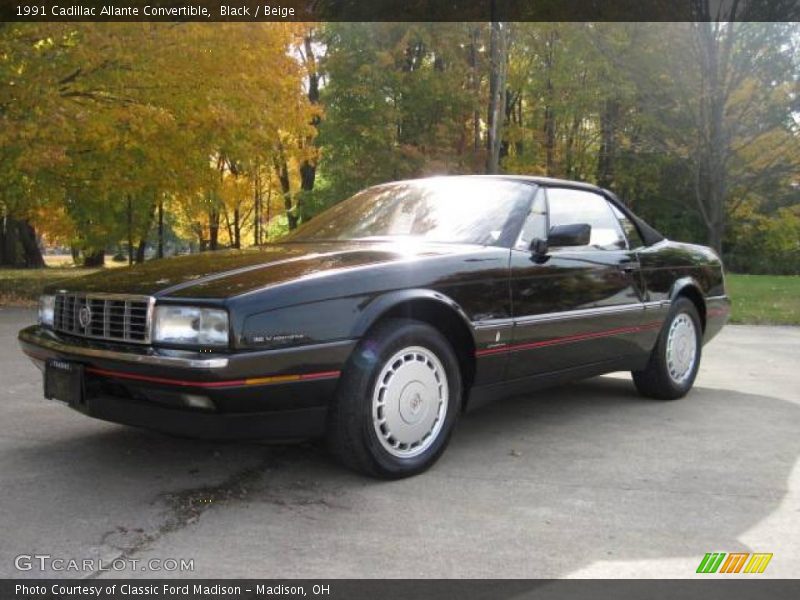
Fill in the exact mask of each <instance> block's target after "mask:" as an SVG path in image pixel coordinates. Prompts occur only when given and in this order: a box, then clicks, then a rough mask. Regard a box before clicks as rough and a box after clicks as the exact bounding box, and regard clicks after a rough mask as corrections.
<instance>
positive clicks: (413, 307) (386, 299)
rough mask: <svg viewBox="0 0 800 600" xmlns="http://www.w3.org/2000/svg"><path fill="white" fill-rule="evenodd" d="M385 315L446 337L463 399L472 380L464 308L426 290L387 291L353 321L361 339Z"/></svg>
mask: <svg viewBox="0 0 800 600" xmlns="http://www.w3.org/2000/svg"><path fill="white" fill-rule="evenodd" d="M387 318H410V319H416V320H418V321H422V322H424V323H427V324H428V325H430V326H431V327H433V328H434V329H436V330H437V331H439V332H440V333H441V334H442V335H444V336H445V338H447V339H448V340H449V341H450V343H451V344H452V346H453V351H454V352H455V353H456V357H457V358H458V363H459V367H460V369H461V375H462V384H463V385H462V387H463V393H464V398H466V397H467V394H468V393H469V390H470V388H471V386H472V383H473V381H474V379H475V332H474V329H473V328H472V323H471V322H470V320H469V317H467V315H466V313H465V312H464V310H463V309H462V308H461V306H459V304H458V303H457V302H455V301H454V300H453V299H452V298H449V297H448V296H446V295H444V294H442V293H440V292H436V291H434V290H427V289H411V290H399V291H396V292H390V293H388V294H384V295H383V296H380V297H379V298H377V299H376V300H374V301H372V302H370V303H369V305H368V306H367V307H366V309H365V310H364V311H363V313H362V314H361V316H360V318H359V319H358V321H357V322H356V324H355V327H354V330H353V337H355V338H361V337H363V336H364V335H366V334H367V332H368V331H369V330H370V329H371V328H372V327H374V326H375V325H376V324H377V323H379V322H380V321H382V320H384V319H387Z"/></svg>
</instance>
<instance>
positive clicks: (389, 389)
mask: <svg viewBox="0 0 800 600" xmlns="http://www.w3.org/2000/svg"><path fill="white" fill-rule="evenodd" d="M461 391H462V390H461V375H460V370H459V366H458V361H457V359H456V356H455V353H454V352H453V349H452V347H451V345H450V343H449V342H448V341H447V339H446V338H445V337H444V336H443V335H442V334H441V333H439V332H438V331H437V330H436V329H434V328H433V327H431V326H430V325H427V324H426V323H422V322H420V321H414V320H411V319H388V320H386V321H384V322H381V323H379V324H378V325H377V326H376V327H375V328H373V330H371V331H370V333H369V334H368V335H367V336H365V338H364V339H363V340H362V341H361V343H360V344H359V345H358V347H357V348H356V350H355V351H354V353H353V356H352V357H351V359H350V360H349V361H348V364H347V367H346V368H345V371H344V373H343V375H342V379H341V381H340V382H339V388H338V390H337V394H336V398H335V401H334V404H333V406H332V407H331V413H330V418H329V422H328V442H329V445H330V447H331V449H332V451H333V453H334V454H335V455H336V456H337V457H338V458H339V459H340V460H341V461H342V462H343V463H344V464H345V465H346V466H348V467H350V468H352V469H355V470H357V471H361V472H362V473H366V474H368V475H372V476H375V477H382V478H387V479H396V478H400V477H408V476H410V475H415V474H417V473H420V472H422V471H424V470H425V469H427V468H428V467H430V466H431V465H432V464H433V463H434V462H436V460H437V459H438V458H439V456H440V455H441V454H442V452H443V451H444V449H445V446H446V445H447V442H448V440H449V438H450V434H451V432H452V429H453V426H454V425H455V421H456V419H457V417H458V414H459V411H460V405H461Z"/></svg>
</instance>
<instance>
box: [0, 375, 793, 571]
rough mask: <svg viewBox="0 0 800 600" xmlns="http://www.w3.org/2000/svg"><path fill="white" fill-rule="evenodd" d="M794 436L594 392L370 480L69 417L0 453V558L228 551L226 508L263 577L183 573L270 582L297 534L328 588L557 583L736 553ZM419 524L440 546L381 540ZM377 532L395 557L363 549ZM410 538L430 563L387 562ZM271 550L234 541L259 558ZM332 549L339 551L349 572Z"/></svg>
mask: <svg viewBox="0 0 800 600" xmlns="http://www.w3.org/2000/svg"><path fill="white" fill-rule="evenodd" d="M76 418H77V417H76ZM798 422H800V407H798V406H796V405H795V404H792V403H790V402H787V401H784V400H780V399H776V398H772V397H769V396H759V395H752V394H745V393H740V392H737V391H734V390H726V389H711V388H702V387H699V388H696V389H695V390H694V391H693V392H692V393H691V394H690V396H689V397H688V398H686V399H684V400H680V401H672V402H660V401H653V400H648V399H645V398H641V397H640V396H638V395H637V394H636V392H635V390H634V389H633V386H632V384H631V382H630V380H627V379H621V378H617V377H601V378H595V379H591V380H587V381H584V382H579V383H575V384H572V385H568V386H564V387H559V388H552V389H547V390H542V391H539V392H537V393H535V394H531V395H528V396H517V397H513V398H509V399H506V400H500V401H497V402H494V403H492V404H489V405H487V406H485V407H482V408H480V409H478V410H476V411H474V412H471V413H467V414H465V415H463V416H462V418H461V421H460V423H459V425H458V427H457V430H456V432H455V434H454V436H453V440H452V443H451V445H450V447H449V448H448V450H447V452H446V453H445V454H444V456H443V457H442V459H441V460H440V462H439V463H437V465H436V466H435V467H434V468H432V469H431V470H430V471H428V472H427V473H425V474H423V475H420V476H418V477H414V478H411V479H407V480H402V481H395V482H382V481H374V480H370V479H366V478H362V477H360V476H358V475H356V474H353V473H350V472H349V471H346V470H344V469H342V468H341V467H339V466H338V465H336V464H335V463H334V462H333V461H332V460H331V459H330V458H329V457H328V455H327V453H326V452H325V450H324V448H323V447H322V445H321V444H319V443H300V444H291V445H265V444H254V443H248V444H240V443H226V444H219V443H211V442H200V441H192V440H186V439H176V438H170V437H167V436H163V435H160V434H155V433H149V432H146V431H140V430H134V429H128V428H125V427H120V426H115V425H111V424H105V423H100V422H95V421H89V420H85V419H84V421H82V422H80V423H79V422H77V421H75V422H73V421H70V424H69V427H66V426H65V427H64V429H63V431H60V432H55V433H52V432H51V433H50V434H49V435H48V437H47V438H46V439H42V440H39V441H37V440H27V441H23V442H22V443H19V444H17V445H15V446H14V447H11V448H8V447H6V449H5V450H4V452H3V455H2V461H0V462H2V464H4V465H5V466H4V467H3V473H10V472H11V473H13V475H12V476H5V477H6V482H5V483H6V484H7V485H8V486H9V487H8V488H7V491H6V493H5V494H4V495H3V498H2V499H1V500H0V513H2V514H4V515H5V517H3V520H6V519H8V520H9V522H7V523H4V527H5V529H6V530H9V529H13V530H14V531H16V532H18V535H16V536H11V537H10V538H8V539H6V540H5V541H3V542H2V543H0V574H2V575H4V576H17V577H19V576H23V577H24V576H28V575H30V576H42V575H45V576H47V575H52V574H48V573H40V572H35V573H30V574H28V573H19V572H17V571H16V570H14V569H13V568H12V567H11V566H10V564H11V563H10V561H11V558H12V557H13V556H14V555H15V554H16V553H18V552H19V551H20V550H21V549H27V550H34V551H36V550H39V551H49V552H51V553H55V552H54V551H53V547H54V546H55V550H58V548H59V546H58V544H61V545H62V547H63V548H64V550H63V551H64V552H67V551H69V552H71V553H73V554H74V553H75V552H78V550H76V549H75V548H76V547H85V548H87V549H88V550H86V551H87V552H91V553H94V554H93V555H97V556H101V555H102V556H115V555H121V554H124V555H136V554H137V553H147V552H148V551H150V549H152V548H153V547H157V546H159V544H162V545H163V544H166V545H168V544H169V536H170V535H171V534H173V533H176V532H178V531H180V530H182V529H185V528H186V527H188V526H192V527H195V530H196V534H197V535H199V536H201V535H202V532H203V527H201V525H205V526H207V527H208V528H209V535H211V532H214V533H213V535H215V536H219V535H225V531H226V530H223V531H222V532H221V533H220V531H218V530H216V529H215V527H216V526H215V524H214V521H215V519H217V520H218V519H219V515H220V511H241V513H242V515H241V523H243V524H244V523H246V524H247V527H248V531H250V532H258V531H259V528H263V531H264V535H266V532H267V531H269V538H270V542H269V544H270V548H271V550H270V553H269V554H267V555H265V557H264V560H263V561H262V563H263V564H262V565H261V566H260V567H259V568H261V569H262V572H259V571H258V569H256V570H255V571H254V570H253V568H254V567H253V564H252V563H248V562H246V561H245V562H244V563H243V566H242V567H241V568H242V569H249V570H243V571H241V572H237V571H236V568H238V567H226V569H228V570H226V571H225V572H216V571H214V569H209V570H208V571H207V572H201V573H195V574H194V575H195V576H205V575H208V576H224V575H228V576H237V577H242V576H254V577H257V576H276V575H280V574H281V573H282V572H284V573H285V572H290V571H286V570H284V571H281V568H282V566H283V565H287V568H290V566H291V565H296V561H297V557H298V556H299V554H297V552H298V551H296V550H293V549H296V548H297V547H298V545H302V543H303V540H304V539H306V537H308V536H310V535H311V533H310V532H309V531H308V530H306V529H304V528H303V527H304V525H303V523H306V522H313V524H314V534H313V535H314V544H315V546H314V548H315V550H314V551H315V552H319V553H320V554H321V555H323V554H324V553H327V555H326V558H325V560H326V561H327V562H326V563H325V565H326V567H325V569H330V570H332V572H335V573H338V574H339V575H338V576H340V577H355V576H364V577H380V576H385V574H386V572H385V571H381V569H380V565H381V564H391V565H393V567H392V568H393V571H392V575H393V576H396V577H563V576H566V575H569V574H570V573H573V572H575V571H577V570H579V569H581V568H582V567H586V566H588V565H591V564H594V563H596V562H598V561H619V560H625V561H628V560H649V559H663V558H668V557H681V556H684V557H685V556H698V561H699V558H701V557H702V556H703V554H704V553H705V552H710V551H726V552H731V551H737V550H743V551H749V550H750V549H749V548H747V547H746V546H745V545H744V544H743V543H742V542H741V541H740V537H741V536H742V534H743V533H745V532H746V531H748V530H749V529H750V528H752V527H753V526H754V525H756V524H758V523H759V522H760V521H762V520H763V519H765V518H766V517H768V516H769V515H770V514H771V513H773V511H775V510H776V509H777V508H778V506H779V505H780V503H781V501H782V499H783V498H784V496H785V495H786V493H787V478H788V477H789V474H790V472H791V470H792V469H793V468H794V466H795V463H796V461H797V456H798V454H800V436H797V424H798ZM12 467H13V468H12ZM209 511H210V514H208V515H206V514H205V513H207V512H209ZM414 514H425V515H427V517H426V518H427V519H429V520H430V521H431V527H432V528H433V530H434V533H435V535H431V533H430V532H426V531H424V530H423V529H421V528H420V527H417V526H414V527H405V528H400V530H399V531H398V529H397V528H396V527H394V523H395V521H397V520H400V521H403V520H404V519H406V518H408V519H413V515H414ZM11 520H13V524H12V523H11V522H10V521H11ZM9 526H11V527H9ZM195 530H193V531H195ZM53 531H64V532H65V533H64V534H63V535H64V539H63V540H60V541H59V538H58V536H56V537H53V534H52V532H53ZM384 536H386V537H389V538H391V540H392V542H391V543H386V544H381V543H378V542H377V541H375V540H380V539H382V538H383V537H384ZM12 538H13V539H12ZM421 538H425V544H424V545H425V551H422V552H418V553H407V552H404V551H403V552H400V551H399V548H408V547H414V546H415V545H419V544H420V539H421ZM248 539H249V538H248ZM265 539H266V538H264V537H259V536H258V535H255V534H254V537H253V540H251V541H247V540H245V539H242V540H241V541H237V542H236V544H240V549H241V551H242V552H250V551H254V552H258V551H259V549H261V550H263V549H264V548H262V546H260V545H259V544H265V542H264V540H265ZM343 540H344V542H343ZM348 540H349V543H348ZM341 543H348V546H349V547H351V548H352V552H351V554H350V555H349V556H348V557H347V559H346V560H345V559H344V558H337V556H339V555H337V554H336V552H335V549H336V548H337V547H338V545H340V544H341ZM197 547H198V548H201V547H202V543H198V544H197ZM234 547H235V545H234ZM752 550H754V551H771V550H770V549H769V548H755V549H752ZM197 552H202V550H200V549H198V550H197ZM303 552H306V551H305V550H304V551H303ZM353 553H355V554H353ZM359 553H360V554H359ZM454 553H455V554H456V555H457V557H458V560H454ZM337 560H341V561H342V563H341V564H339V565H337V562H336V561H337ZM293 561H294V562H293ZM337 569H338V570H337ZM325 573H327V571H325ZM690 574H691V573H686V574H685V575H687V576H688V575H690ZM133 575H135V574H133ZM309 575H310V576H311V575H313V576H317V574H316V573H309ZM673 576H674V575H673ZM678 576H682V575H678Z"/></svg>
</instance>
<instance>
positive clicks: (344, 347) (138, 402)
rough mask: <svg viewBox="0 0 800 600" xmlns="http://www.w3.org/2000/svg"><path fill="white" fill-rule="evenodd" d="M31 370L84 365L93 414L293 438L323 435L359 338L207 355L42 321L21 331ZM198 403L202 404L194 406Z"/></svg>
mask: <svg viewBox="0 0 800 600" xmlns="http://www.w3.org/2000/svg"><path fill="white" fill-rule="evenodd" d="M19 342H20V345H21V347H22V350H23V351H24V352H25V353H26V354H27V355H28V356H29V357H30V358H31V359H32V360H33V362H34V363H35V364H37V366H39V367H40V368H43V365H44V362H45V361H46V360H48V359H61V360H66V361H70V362H77V363H80V364H82V365H83V366H84V372H85V374H86V376H85V398H84V402H83V403H82V404H81V405H77V406H73V408H75V409H76V410H79V411H80V412H83V413H85V414H87V415H89V416H92V417H95V418H98V419H103V420H107V421H113V422H116V423H122V424H126V425H132V426H136V427H143V428H147V429H154V430H158V431H163V432H165V433H172V434H176V435H183V436H188V437H200V438H207V439H266V438H270V439H290V438H297V437H313V436H317V435H320V434H322V433H323V431H324V425H325V415H326V412H327V405H328V402H329V401H330V398H331V397H332V396H333V394H334V392H335V389H336V385H337V382H338V379H339V375H340V373H341V369H342V368H343V365H344V364H345V362H346V361H347V359H348V357H349V356H350V353H351V352H352V350H353V348H354V346H355V344H356V341H355V340H344V341H338V342H330V343H325V344H315V345H309V346H300V347H293V348H285V349H279V350H266V351H255V352H239V353H232V354H222V353H219V354H206V353H199V352H186V351H176V350H165V349H155V348H152V347H147V346H133V345H131V346H122V345H119V344H104V343H98V342H96V341H94V340H92V341H89V340H84V339H80V338H72V337H68V336H62V335H60V334H56V333H55V332H53V331H51V330H49V329H45V328H42V327H39V326H32V327H28V328H26V329H23V330H22V331H21V332H20V334H19ZM198 402H199V403H200V404H202V405H203V408H198Z"/></svg>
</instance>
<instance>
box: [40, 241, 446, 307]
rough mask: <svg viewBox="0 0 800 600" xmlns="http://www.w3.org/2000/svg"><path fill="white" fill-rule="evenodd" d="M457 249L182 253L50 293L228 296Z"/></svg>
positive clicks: (331, 246) (353, 245)
mask: <svg viewBox="0 0 800 600" xmlns="http://www.w3.org/2000/svg"><path fill="white" fill-rule="evenodd" d="M457 251H458V246H453V245H450V244H416V243H415V244H413V245H410V244H404V245H401V244H396V243H395V244H393V243H370V242H331V243H322V244H321V243H314V244H306V243H285V244H271V245H267V246H262V247H259V248H249V249H246V250H224V251H221V252H205V253H201V254H193V255H187V256H178V257H173V258H166V259H162V260H154V261H151V262H146V263H144V264H142V265H135V266H133V267H119V268H112V269H108V270H105V271H102V272H100V273H94V274H92V275H87V276H86V277H80V278H76V279H71V280H66V281H63V282H59V283H55V284H53V285H51V286H49V287H48V288H47V289H46V292H48V293H55V292H76V293H111V294H143V295H152V296H162V297H163V296H174V297H183V298H186V297H193V298H209V299H224V298H228V297H231V296H236V295H239V294H244V293H246V292H249V291H252V290H256V289H260V288H264V287H269V286H274V285H279V284H283V283H287V282H289V281H292V280H298V279H305V278H309V277H318V276H324V275H326V274H330V273H333V272H336V271H340V270H347V269H352V268H356V267H365V266H369V265H378V264H381V263H389V262H396V261H401V260H413V259H414V258H421V257H424V256H435V255H440V254H447V253H453V252H457Z"/></svg>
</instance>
